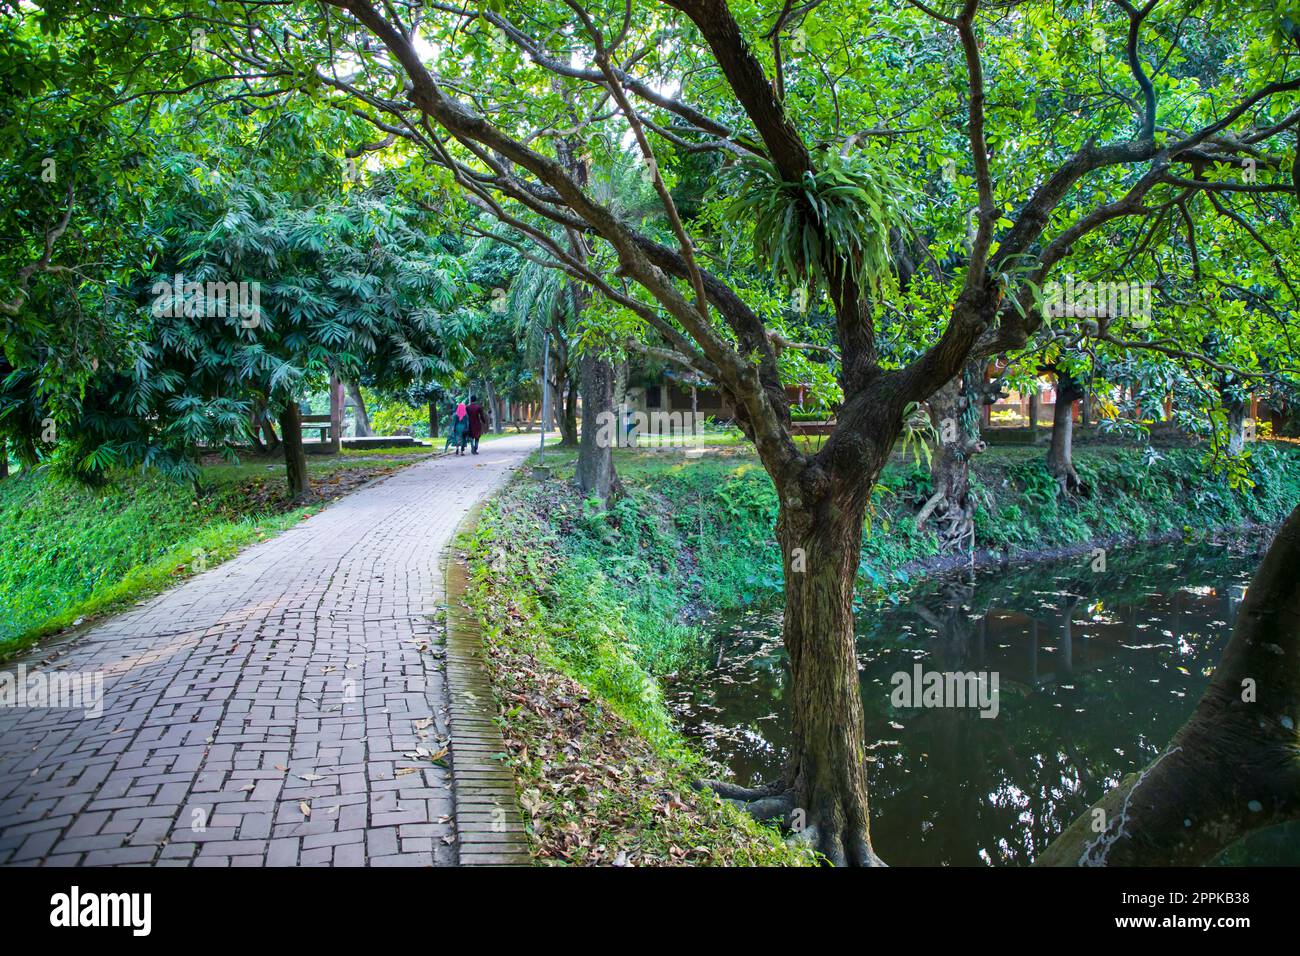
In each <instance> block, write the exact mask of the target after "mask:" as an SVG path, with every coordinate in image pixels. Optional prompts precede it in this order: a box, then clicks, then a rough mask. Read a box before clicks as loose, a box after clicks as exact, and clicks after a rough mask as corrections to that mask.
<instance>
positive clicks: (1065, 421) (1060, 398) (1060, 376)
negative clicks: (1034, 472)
mask: <svg viewBox="0 0 1300 956" xmlns="http://www.w3.org/2000/svg"><path fill="white" fill-rule="evenodd" d="M1082 397H1083V388H1082V387H1081V385H1080V383H1079V382H1078V380H1077V379H1075V378H1074V377H1073V376H1071V375H1070V374H1069V373H1068V372H1060V371H1058V372H1057V373H1056V408H1055V409H1054V411H1053V412H1052V442H1051V444H1050V445H1049V446H1048V448H1047V470H1048V471H1049V472H1051V474H1052V477H1054V478H1055V479H1056V480H1057V482H1058V483H1059V484H1060V486H1061V491H1062V492H1064V493H1065V494H1067V495H1072V494H1074V493H1076V492H1077V491H1079V490H1080V488H1081V487H1082V483H1081V482H1080V481H1079V473H1078V472H1076V471H1075V470H1074V452H1073V445H1074V414H1073V413H1074V403H1075V402H1076V401H1078V400H1079V399H1080V398H1082Z"/></svg>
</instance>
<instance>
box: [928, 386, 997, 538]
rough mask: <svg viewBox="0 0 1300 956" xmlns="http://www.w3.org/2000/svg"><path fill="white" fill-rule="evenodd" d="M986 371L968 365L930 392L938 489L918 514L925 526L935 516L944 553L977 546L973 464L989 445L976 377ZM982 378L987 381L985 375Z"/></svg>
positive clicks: (934, 477) (933, 472)
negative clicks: (982, 428) (981, 425)
mask: <svg viewBox="0 0 1300 956" xmlns="http://www.w3.org/2000/svg"><path fill="white" fill-rule="evenodd" d="M981 372H982V370H979V369H974V368H968V369H967V370H966V371H964V372H963V373H962V374H961V375H958V376H956V377H955V378H953V379H952V381H950V382H948V383H947V384H946V385H944V386H943V388H941V389H939V391H937V392H935V393H934V394H933V395H932V396H930V401H929V405H930V417H931V419H932V421H933V423H934V427H935V430H936V431H937V432H938V433H939V448H938V451H937V452H936V453H935V456H934V460H933V461H932V462H931V463H930V477H931V484H932V486H933V491H932V493H931V495H930V498H929V500H928V501H926V503H925V504H924V505H923V506H922V508H921V511H920V512H919V513H918V514H917V516H916V526H917V528H918V529H919V528H923V527H925V524H926V522H927V521H928V520H929V519H930V518H931V516H933V517H934V519H935V526H936V532H935V533H936V534H937V535H938V537H939V547H940V550H942V551H945V552H952V551H962V550H965V549H966V548H972V549H973V548H974V546H975V521H974V514H975V502H974V501H973V500H972V499H971V496H970V462H971V459H972V458H974V457H975V456H976V455H978V454H980V453H981V452H983V451H984V449H985V447H986V446H985V444H984V442H983V441H982V440H981V439H980V437H979V416H978V414H975V413H973V412H972V411H971V410H972V409H974V408H975V407H976V406H977V405H978V403H979V402H980V400H981V390H980V389H979V388H978V387H977V386H976V385H975V384H974V376H975V375H976V374H979V373H981ZM979 377H980V379H982V378H983V376H982V374H979Z"/></svg>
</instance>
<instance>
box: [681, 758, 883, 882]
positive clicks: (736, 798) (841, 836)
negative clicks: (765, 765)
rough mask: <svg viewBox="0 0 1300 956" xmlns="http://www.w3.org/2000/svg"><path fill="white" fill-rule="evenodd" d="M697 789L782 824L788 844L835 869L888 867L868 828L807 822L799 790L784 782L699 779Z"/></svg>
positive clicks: (766, 821)
mask: <svg viewBox="0 0 1300 956" xmlns="http://www.w3.org/2000/svg"><path fill="white" fill-rule="evenodd" d="M695 787H696V788H697V789H700V790H712V791H713V792H714V793H716V794H717V795H718V796H720V797H721V798H722V799H723V800H725V801H726V802H727V803H730V804H731V805H732V806H734V807H737V808H738V809H741V810H744V811H745V812H746V813H748V814H749V815H750V816H752V817H753V818H754V819H755V820H758V821H759V822H760V823H778V824H779V825H780V827H781V829H782V830H783V831H784V832H785V833H786V842H787V843H789V844H791V845H793V846H799V847H804V848H807V849H810V850H816V851H817V852H818V853H821V854H822V855H823V856H824V857H825V858H826V860H827V862H829V863H830V864H831V865H832V866H886V865H887V864H886V863H885V861H884V860H882V859H881V858H880V857H878V856H877V855H876V853H875V851H874V850H873V849H872V848H871V841H870V840H869V839H868V838H867V834H866V831H865V828H862V829H860V830H859V828H848V830H847V831H845V830H844V828H841V827H824V826H822V825H821V823H820V821H817V820H810V819H807V817H806V814H805V811H804V810H803V809H801V808H800V807H799V806H797V804H796V801H795V791H794V788H793V787H790V786H789V785H787V784H786V783H785V782H784V781H782V780H776V781H772V782H770V783H765V784H761V785H759V786H757V787H742V786H740V785H739V784H735V783H730V782H729V781H726V780H707V779H706V780H698V781H696V782H695Z"/></svg>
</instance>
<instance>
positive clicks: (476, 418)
mask: <svg viewBox="0 0 1300 956" xmlns="http://www.w3.org/2000/svg"><path fill="white" fill-rule="evenodd" d="M468 412H469V441H470V448H471V450H472V452H473V453H474V454H475V455H477V454H478V440H479V439H480V438H482V437H483V433H484V432H485V431H487V427H488V420H487V412H485V411H483V406H482V405H480V404H479V403H478V396H477V395H471V396H470V397H469V409H468Z"/></svg>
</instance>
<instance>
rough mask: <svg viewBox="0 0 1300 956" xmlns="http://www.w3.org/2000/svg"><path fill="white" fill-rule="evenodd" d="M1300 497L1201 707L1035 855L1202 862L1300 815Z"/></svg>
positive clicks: (1249, 594)
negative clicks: (1155, 751)
mask: <svg viewBox="0 0 1300 956" xmlns="http://www.w3.org/2000/svg"><path fill="white" fill-rule="evenodd" d="M1297 719H1300V506H1297V507H1296V509H1295V510H1294V511H1292V512H1291V516H1290V517H1289V518H1288V519H1287V520H1286V523H1285V524H1283V526H1282V530H1281V531H1280V532H1278V535H1277V538H1276V539H1274V541H1273V544H1272V546H1271V547H1270V548H1269V549H1268V553H1267V554H1266V555H1265V556H1264V560H1263V561H1262V562H1261V563H1260V566H1259V568H1258V569H1257V570H1256V572H1255V576H1254V577H1253V578H1252V579H1251V582H1250V588H1249V589H1248V590H1247V591H1246V598H1245V600H1244V601H1243V602H1242V604H1241V607H1240V609H1239V610H1238V613H1237V623H1236V626H1235V627H1234V628H1233V632H1232V639H1231V640H1230V641H1229V642H1228V646H1227V647H1226V648H1224V651H1223V657H1222V658H1221V659H1220V660H1219V666H1218V667H1217V668H1215V671H1214V679H1213V680H1212V681H1211V682H1210V686H1209V688H1208V689H1207V690H1206V691H1205V695H1204V696H1203V697H1202V698H1201V700H1200V703H1198V704H1197V706H1196V710H1195V711H1193V712H1192V716H1191V717H1190V718H1189V719H1188V721H1187V723H1185V724H1184V725H1183V726H1182V729H1180V730H1179V731H1178V733H1177V734H1175V735H1174V739H1173V741H1172V742H1171V743H1170V744H1169V746H1168V747H1166V748H1165V750H1164V751H1163V752H1162V753H1161V754H1160V756H1159V757H1157V758H1156V759H1155V760H1153V761H1152V762H1151V763H1150V764H1148V765H1147V767H1146V769H1145V770H1143V771H1142V772H1141V773H1135V774H1130V775H1129V776H1128V777H1126V778H1125V779H1124V780H1123V781H1122V782H1121V783H1120V785H1119V786H1118V787H1116V788H1114V789H1113V790H1111V791H1110V792H1109V793H1107V794H1106V795H1105V796H1104V797H1102V799H1101V800H1100V801H1098V802H1097V803H1096V804H1094V805H1093V807H1092V808H1091V809H1090V810H1088V811H1087V812H1085V813H1084V814H1083V815H1082V816H1081V817H1079V819H1077V820H1076V821H1075V822H1074V823H1073V824H1072V825H1071V826H1070V827H1069V828H1068V829H1067V830H1066V831H1065V832H1064V833H1062V834H1061V835H1060V836H1059V837H1058V838H1057V839H1056V840H1055V841H1053V843H1052V844H1051V845H1050V846H1049V847H1048V848H1047V849H1046V850H1045V851H1044V852H1043V854H1042V856H1040V857H1039V858H1038V859H1037V860H1036V861H1035V862H1036V863H1038V864H1040V865H1045V866H1193V865H1198V864H1204V863H1208V862H1210V861H1211V860H1213V859H1214V857H1216V856H1217V855H1218V854H1219V853H1220V852H1221V851H1223V850H1224V849H1226V848H1227V847H1229V846H1231V845H1232V844H1233V843H1235V842H1236V841H1237V840H1239V839H1241V838H1242V837H1243V836H1245V835H1246V834H1248V833H1250V832H1252V831H1254V830H1258V829H1261V828H1263V827H1267V826H1272V825H1274V824H1278V823H1285V822H1288V821H1291V820H1296V819H1300V757H1298V756H1297V753H1298V750H1297V747H1298V746H1300V736H1298V735H1297V731H1296V721H1297Z"/></svg>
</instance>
